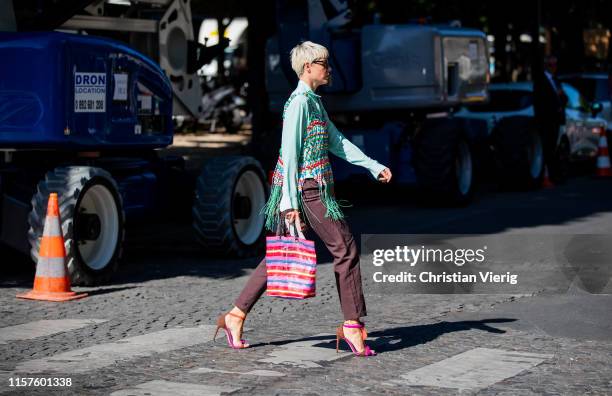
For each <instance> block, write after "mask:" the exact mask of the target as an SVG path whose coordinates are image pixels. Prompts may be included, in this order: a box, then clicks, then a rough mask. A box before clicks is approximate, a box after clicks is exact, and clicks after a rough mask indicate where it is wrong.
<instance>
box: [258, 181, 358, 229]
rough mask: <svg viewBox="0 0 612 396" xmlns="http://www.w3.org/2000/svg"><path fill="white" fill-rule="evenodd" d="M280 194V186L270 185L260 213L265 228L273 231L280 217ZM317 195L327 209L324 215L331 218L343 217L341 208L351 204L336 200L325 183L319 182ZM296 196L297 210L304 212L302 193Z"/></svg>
mask: <svg viewBox="0 0 612 396" xmlns="http://www.w3.org/2000/svg"><path fill="white" fill-rule="evenodd" d="M281 196H282V186H276V185H275V186H272V190H271V191H270V198H269V199H268V202H266V204H265V205H264V206H263V208H261V211H260V212H259V213H260V214H263V215H264V216H265V219H266V223H265V226H266V229H268V230H269V231H273V232H275V231H276V229H277V227H278V221H279V217H280V200H281ZM319 196H320V197H321V201H322V202H323V205H325V208H326V209H327V211H326V212H325V217H329V218H331V219H333V220H341V219H344V214H343V213H342V209H341V208H343V207H344V208H347V207H351V206H353V205H352V204H350V203H349V202H348V201H346V200H344V199H343V200H336V198H335V197H334V196H333V195H331V194H330V187H329V185H327V184H323V183H321V184H319ZM297 198H298V210H299V211H300V213H305V212H304V202H303V201H302V194H301V193H300V194H298V195H297Z"/></svg>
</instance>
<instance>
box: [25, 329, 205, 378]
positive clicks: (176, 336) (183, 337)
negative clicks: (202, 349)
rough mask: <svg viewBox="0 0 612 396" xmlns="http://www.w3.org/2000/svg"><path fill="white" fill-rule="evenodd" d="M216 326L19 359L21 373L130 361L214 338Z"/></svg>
mask: <svg viewBox="0 0 612 396" xmlns="http://www.w3.org/2000/svg"><path fill="white" fill-rule="evenodd" d="M215 328H216V326H211V325H203V326H199V327H188V328H182V327H177V328H172V329H167V330H162V331H157V332H154V333H149V334H145V335H140V336H135V337H129V338H125V339H122V340H119V341H115V342H109V343H105V344H98V345H94V346H90V347H87V348H82V349H76V350H73V351H68V352H63V353H60V354H57V355H54V356H51V357H46V358H41V359H34V360H28V361H25V362H22V363H19V364H18V365H17V367H16V368H15V370H14V372H17V373H28V374H35V373H42V372H58V373H75V374H78V373H86V372H89V371H92V370H98V369H101V368H104V367H106V366H109V365H111V364H114V363H117V362H121V361H128V360H132V359H136V358H140V357H146V356H150V355H152V354H153V353H163V352H169V351H173V350H176V349H181V348H186V347H190V346H193V345H197V344H203V343H205V342H208V341H210V340H211V339H212V336H213V334H214V331H215Z"/></svg>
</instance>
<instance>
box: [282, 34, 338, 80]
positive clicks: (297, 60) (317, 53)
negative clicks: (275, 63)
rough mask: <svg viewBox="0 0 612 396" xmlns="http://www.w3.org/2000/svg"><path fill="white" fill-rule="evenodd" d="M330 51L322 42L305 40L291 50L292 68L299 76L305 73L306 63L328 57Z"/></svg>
mask: <svg viewBox="0 0 612 396" xmlns="http://www.w3.org/2000/svg"><path fill="white" fill-rule="evenodd" d="M328 57H329V51H328V50H327V48H325V47H324V46H322V45H321V44H317V43H313V42H312V41H304V42H302V43H300V44H298V45H296V46H295V47H293V49H292V50H291V68H292V69H293V71H295V74H297V76H298V77H301V76H302V73H304V64H305V63H311V62H312V61H314V60H317V59H327V58H328Z"/></svg>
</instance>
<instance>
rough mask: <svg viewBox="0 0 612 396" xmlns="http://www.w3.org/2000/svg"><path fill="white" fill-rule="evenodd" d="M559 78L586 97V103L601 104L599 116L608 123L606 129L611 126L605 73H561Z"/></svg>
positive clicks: (610, 108) (611, 113)
mask: <svg viewBox="0 0 612 396" xmlns="http://www.w3.org/2000/svg"><path fill="white" fill-rule="evenodd" d="M559 80H560V81H562V82H564V83H567V84H570V85H571V86H573V87H574V88H576V89H577V90H578V92H580V94H581V95H582V97H583V98H584V99H586V101H587V104H588V105H589V106H591V107H592V105H593V104H596V103H599V104H600V105H601V113H600V114H599V115H600V117H602V118H604V119H605V120H606V121H607V123H608V130H610V128H612V103H611V97H610V94H611V92H610V82H609V78H608V75H607V74H606V73H574V74H563V75H561V76H559Z"/></svg>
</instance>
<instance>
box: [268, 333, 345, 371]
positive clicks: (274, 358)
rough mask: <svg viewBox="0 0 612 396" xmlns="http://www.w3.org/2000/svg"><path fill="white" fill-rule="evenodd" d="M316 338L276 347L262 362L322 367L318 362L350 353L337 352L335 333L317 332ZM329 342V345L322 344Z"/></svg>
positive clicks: (331, 359) (328, 360) (329, 360)
mask: <svg viewBox="0 0 612 396" xmlns="http://www.w3.org/2000/svg"><path fill="white" fill-rule="evenodd" d="M312 337H313V338H315V339H314V340H307V341H297V342H291V343H288V344H285V345H283V346H281V347H280V348H276V349H275V350H274V351H272V352H271V353H269V354H268V356H270V357H268V358H265V359H260V360H259V361H260V362H262V363H273V364H285V365H290V366H297V367H304V368H311V367H322V366H321V365H320V364H319V363H318V362H331V361H334V360H336V359H340V358H343V357H345V356H347V355H348V353H347V352H343V351H340V353H336V335H335V334H317V335H314V336H312ZM326 343H328V344H329V345H327V346H322V344H326Z"/></svg>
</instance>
